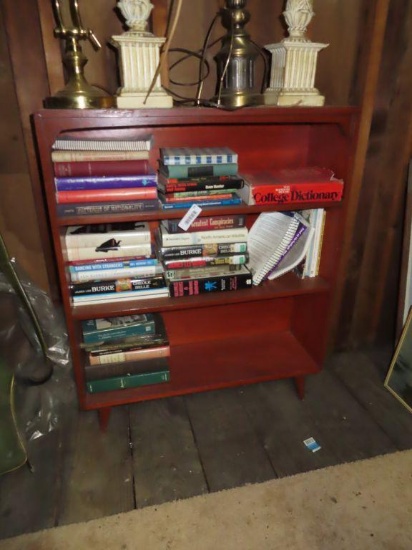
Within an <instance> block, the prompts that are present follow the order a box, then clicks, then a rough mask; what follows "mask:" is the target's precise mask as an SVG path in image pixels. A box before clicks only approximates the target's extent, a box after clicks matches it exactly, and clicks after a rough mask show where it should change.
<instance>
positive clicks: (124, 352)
mask: <svg viewBox="0 0 412 550" xmlns="http://www.w3.org/2000/svg"><path fill="white" fill-rule="evenodd" d="M161 357H170V346H169V345H168V344H166V345H163V346H152V347H145V348H143V347H136V348H129V349H123V348H120V347H119V348H118V349H112V350H108V351H92V352H90V353H89V361H90V364H91V365H106V364H107V363H120V362H121V361H124V362H128V361H147V360H148V359H159V358H161Z"/></svg>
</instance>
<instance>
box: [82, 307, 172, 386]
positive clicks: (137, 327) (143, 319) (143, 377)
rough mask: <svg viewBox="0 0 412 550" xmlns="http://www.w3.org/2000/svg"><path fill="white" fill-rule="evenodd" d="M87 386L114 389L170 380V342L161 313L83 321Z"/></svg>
mask: <svg viewBox="0 0 412 550" xmlns="http://www.w3.org/2000/svg"><path fill="white" fill-rule="evenodd" d="M82 334H83V342H82V344H81V346H82V348H83V350H84V352H85V353H86V355H87V361H86V366H85V378H86V389H87V391H88V392H89V393H96V392H102V391H111V390H117V389H124V388H132V387H138V386H146V385H149V384H159V383H163V382H168V381H169V380H170V372H169V365H168V357H169V356H170V346H169V341H168V338H167V334H166V330H165V327H164V324H163V320H162V317H161V316H160V315H158V314H150V313H148V314H143V315H129V316H123V317H108V318H104V319H90V320H87V321H83V322H82Z"/></svg>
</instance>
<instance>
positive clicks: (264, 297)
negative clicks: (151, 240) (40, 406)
mask: <svg viewBox="0 0 412 550" xmlns="http://www.w3.org/2000/svg"><path fill="white" fill-rule="evenodd" d="M358 118H359V112H358V110H357V109H356V108H353V107H315V108H276V107H275V108H269V107H255V108H245V109H241V110H237V111H231V112H228V111H223V110H217V109H205V108H173V109H146V110H135V111H132V110H130V111H129V110H125V111H123V110H116V109H108V110H78V111H75V110H64V111H63V110H42V111H39V112H38V113H36V114H35V115H34V117H33V120H34V127H35V134H36V141H37V146H38V152H39V159H40V165H41V171H42V175H43V181H44V191H45V196H46V201H47V211H48V214H49V221H50V227H51V232H52V236H53V244H54V251H55V258H56V263H57V267H58V272H59V281H60V290H61V296H62V301H63V306H64V312H65V316H66V322H67V329H68V334H69V340H70V347H71V352H72V358H73V367H74V375H75V379H76V384H77V390H78V397H79V405H80V407H81V408H82V409H97V410H99V412H100V418H101V421H102V423H103V424H104V423H105V422H107V419H108V414H109V411H110V407H112V406H115V405H121V404H125V403H132V402H137V401H140V400H146V399H155V398H161V397H167V396H172V395H181V394H185V393H191V392H199V391H205V390H210V389H217V388H224V387H230V386H238V385H242V384H249V383H255V382H259V381H265V380H273V379H278V378H287V377H290V378H294V379H295V382H296V385H297V389H298V393H299V395H300V396H303V392H304V378H305V376H307V375H309V374H313V373H316V372H317V371H319V370H320V369H321V368H322V364H323V361H324V359H325V354H326V349H327V343H328V337H329V331H330V312H331V305H332V301H333V296H334V291H335V288H336V281H337V275H338V270H339V259H340V252H341V250H342V247H343V240H344V232H345V225H346V223H347V217H348V203H349V200H350V194H351V174H352V169H353V166H352V164H353V158H354V150H355V144H356V139H357V130H358ZM146 134H151V135H152V136H153V145H152V150H151V155H150V163H151V164H152V166H153V168H156V167H157V159H158V156H159V148H160V147H166V146H169V147H171V146H193V147H195V146H196V147H203V146H228V147H231V148H232V149H234V150H235V151H236V152H237V153H238V155H239V173H240V174H242V173H253V172H254V171H257V170H260V169H262V168H268V169H270V168H281V167H297V166H299V167H304V166H313V165H318V166H325V167H328V168H331V169H332V170H333V171H334V172H335V174H336V176H337V177H339V178H342V179H343V180H344V182H345V187H344V199H343V201H342V202H339V203H334V204H326V203H325V204H321V203H311V204H308V203H302V204H299V205H293V209H294V210H295V209H301V208H316V207H320V206H324V207H325V208H326V209H327V215H326V224H325V230H324V242H323V248H322V258H321V263H320V273H319V276H318V277H316V278H312V279H304V280H302V279H299V278H298V277H296V276H295V275H294V274H293V273H288V274H286V275H284V276H282V277H280V278H279V279H275V280H274V281H267V282H265V283H263V284H262V285H260V286H258V287H254V288H253V289H248V290H239V291H236V292H228V293H225V292H224V293H221V294H211V295H200V296H193V297H185V298H157V299H153V300H141V301H139V300H137V299H136V300H128V301H125V300H121V301H118V302H112V303H110V304H95V305H93V306H86V305H83V306H80V305H79V306H73V305H72V304H71V302H70V296H69V292H68V284H67V274H66V265H65V261H64V258H65V250H64V249H63V248H62V246H63V245H62V242H63V241H62V239H61V235H62V232H63V231H64V229H65V227H66V226H68V225H78V224H86V223H102V222H115V221H130V220H148V221H150V222H151V224H152V226H153V227H154V226H156V224H157V223H158V222H159V221H160V220H162V219H166V218H180V217H182V216H183V213H182V211H180V212H179V211H177V210H175V211H172V212H165V211H162V210H159V211H157V212H148V213H139V214H127V215H124V214H119V215H110V216H106V217H104V218H103V217H102V216H87V217H72V218H59V217H57V212H56V203H55V190H54V174H53V164H52V161H51V155H50V153H51V147H52V144H53V142H54V141H55V140H56V138H57V137H59V136H62V135H71V136H73V137H80V136H87V137H106V138H109V137H111V138H113V139H115V138H118V137H132V136H133V137H139V136H143V135H146ZM275 209H278V210H287V209H290V206H287V205H282V206H280V207H278V208H277V207H272V206H265V207H258V206H246V205H244V206H239V207H230V208H214V209H204V210H203V211H202V214H201V215H211V214H229V213H245V214H246V215H247V217H248V224H249V225H250V224H251V223H253V220H254V219H256V216H257V215H258V214H259V213H260V212H262V211H270V210H275ZM147 312H157V313H160V314H161V315H162V317H163V319H164V322H165V325H166V330H167V333H168V336H169V340H170V346H171V357H170V382H168V383H163V384H159V385H153V386H147V387H143V388H136V389H125V390H119V391H113V392H104V393H99V394H88V393H87V392H86V390H85V378H84V355H83V354H82V353H81V351H80V349H79V341H80V337H81V330H80V322H81V320H84V319H90V318H97V317H101V316H113V315H127V314H131V313H147Z"/></svg>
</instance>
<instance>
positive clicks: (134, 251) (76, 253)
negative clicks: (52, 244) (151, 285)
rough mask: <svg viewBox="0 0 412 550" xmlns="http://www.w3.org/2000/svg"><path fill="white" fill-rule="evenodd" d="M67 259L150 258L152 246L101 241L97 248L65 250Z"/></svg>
mask: <svg viewBox="0 0 412 550" xmlns="http://www.w3.org/2000/svg"><path fill="white" fill-rule="evenodd" d="M66 254H67V259H68V260H69V261H76V260H91V259H94V258H105V259H107V258H119V257H127V256H129V257H135V256H147V257H148V258H150V257H151V256H152V254H153V248H152V244H151V243H150V242H147V243H141V244H130V245H128V244H122V243H121V242H118V241H116V239H111V238H109V239H106V240H104V239H103V242H102V243H101V244H100V245H99V246H97V247H94V246H90V247H88V246H87V247H86V246H71V247H70V248H67V249H66Z"/></svg>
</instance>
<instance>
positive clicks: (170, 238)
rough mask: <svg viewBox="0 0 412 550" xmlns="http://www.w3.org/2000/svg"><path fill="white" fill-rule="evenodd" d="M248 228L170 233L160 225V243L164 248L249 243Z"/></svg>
mask: <svg viewBox="0 0 412 550" xmlns="http://www.w3.org/2000/svg"><path fill="white" fill-rule="evenodd" d="M247 236H248V229H247V227H238V228H232V229H211V230H210V231H193V232H189V233H169V231H168V230H167V225H166V224H163V222H162V223H161V225H160V243H161V246H162V247H167V246H185V245H190V244H214V243H238V242H245V241H247Z"/></svg>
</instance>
